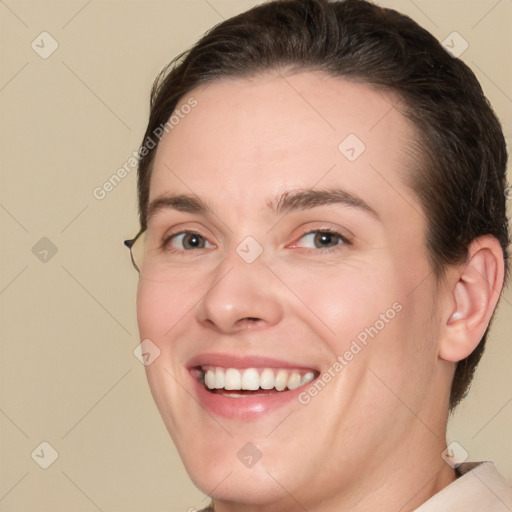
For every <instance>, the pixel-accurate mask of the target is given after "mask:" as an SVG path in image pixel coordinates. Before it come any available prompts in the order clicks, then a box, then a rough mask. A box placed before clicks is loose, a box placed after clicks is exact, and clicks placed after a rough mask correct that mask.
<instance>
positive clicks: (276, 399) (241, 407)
mask: <svg viewBox="0 0 512 512" xmlns="http://www.w3.org/2000/svg"><path fill="white" fill-rule="evenodd" d="M192 379H193V381H194V388H195V392H196V396H197V398H198V399H199V402H200V403H201V405H202V406H203V407H204V408H205V409H206V410H207V411H208V412H210V413H212V414H215V415H217V416H222V417H224V418H235V419H241V420H251V419H257V418H258V417H261V415H263V414H267V413H269V412H271V411H274V410H276V409H279V408H280V407H283V406H285V405H287V404H290V403H292V402H295V403H296V404H297V405H299V402H298V395H299V394H300V393H301V391H303V389H304V388H305V387H306V386H300V387H299V388H297V389H293V390H288V391H279V392H277V393H273V394H270V395H260V396H257V395H247V396H242V397H238V398H234V397H229V396H224V395H221V394H218V393H211V392H210V391H208V390H207V389H206V387H205V386H204V384H203V383H202V382H201V381H199V380H198V379H197V378H195V377H192ZM312 382H314V381H312ZM310 384H311V382H309V383H308V384H307V385H308V386H309V385H310Z"/></svg>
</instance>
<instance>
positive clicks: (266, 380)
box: [260, 368, 276, 389]
mask: <svg viewBox="0 0 512 512" xmlns="http://www.w3.org/2000/svg"><path fill="white" fill-rule="evenodd" d="M275 380H276V379H275V377H274V372H273V371H272V370H271V369H270V368H265V369H264V370H263V371H262V372H261V375H260V388H261V389H272V388H273V387H274V383H275Z"/></svg>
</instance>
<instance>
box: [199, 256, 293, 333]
mask: <svg viewBox="0 0 512 512" xmlns="http://www.w3.org/2000/svg"><path fill="white" fill-rule="evenodd" d="M278 285H279V282H278V281H277V280H276V279H275V278H274V276H273V275H272V273H271V272H270V270H269V269H268V268H267V266H266V265H265V264H264V263H263V262H262V261H261V259H259V260H257V261H256V262H253V263H246V262H245V261H244V260H243V259H242V258H240V257H239V256H238V254H236V253H233V254H232V255H231V256H230V257H229V258H226V259H225V260H224V261H223V263H222V264H221V265H219V267H218V268H217V271H216V273H215V276H214V280H213V282H212V283H211V284H210V286H209V289H208V291H207V293H206V294H205V295H204V297H203V299H202V300H201V301H200V302H199V304H198V306H197V309H196V318H197V320H198V321H199V322H200V323H202V324H203V325H204V326H206V327H208V328H211V329H215V330H216V331H219V332H222V333H224V334H232V333H236V332H239V331H242V330H245V329H254V328H264V327H269V326H273V325H276V324H278V323H279V322H280V321H281V319H282V318H283V306H282V303H283V301H282V300H280V297H279V286H278Z"/></svg>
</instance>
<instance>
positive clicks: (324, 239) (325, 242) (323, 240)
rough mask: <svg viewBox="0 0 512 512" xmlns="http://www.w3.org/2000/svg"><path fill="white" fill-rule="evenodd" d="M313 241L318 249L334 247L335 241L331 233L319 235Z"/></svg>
mask: <svg viewBox="0 0 512 512" xmlns="http://www.w3.org/2000/svg"><path fill="white" fill-rule="evenodd" d="M315 239H316V240H315V242H316V244H315V245H317V246H320V247H326V246H332V245H336V239H335V237H334V236H333V235H332V234H331V233H319V234H318V235H316V237H315Z"/></svg>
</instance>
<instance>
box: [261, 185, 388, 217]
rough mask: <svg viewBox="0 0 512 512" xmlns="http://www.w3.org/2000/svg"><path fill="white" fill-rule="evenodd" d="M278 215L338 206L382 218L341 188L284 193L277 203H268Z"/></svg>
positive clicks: (364, 202) (356, 197)
mask: <svg viewBox="0 0 512 512" xmlns="http://www.w3.org/2000/svg"><path fill="white" fill-rule="evenodd" d="M267 204H268V206H269V207H270V208H272V210H273V211H275V212H276V213H281V212H291V211H296V210H309V209H312V208H316V207H318V206H325V205H329V204H338V205H342V206H348V207H352V208H357V209H359V210H362V211H364V212H367V213H369V214H370V215H372V216H373V217H375V218H376V219H377V220H380V216H379V214H378V213H377V211H376V210H375V209H374V208H372V207H371V206H370V205H369V204H368V203H367V202H366V201H364V200H363V199H361V198H360V197H358V196H356V195H355V194H352V193H351V192H348V191H347V190H343V189H341V188H330V189H323V190H312V189H307V190H297V191H290V192H284V193H283V194H281V195H280V197H279V199H278V200H277V201H275V202H269V203H267Z"/></svg>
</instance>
